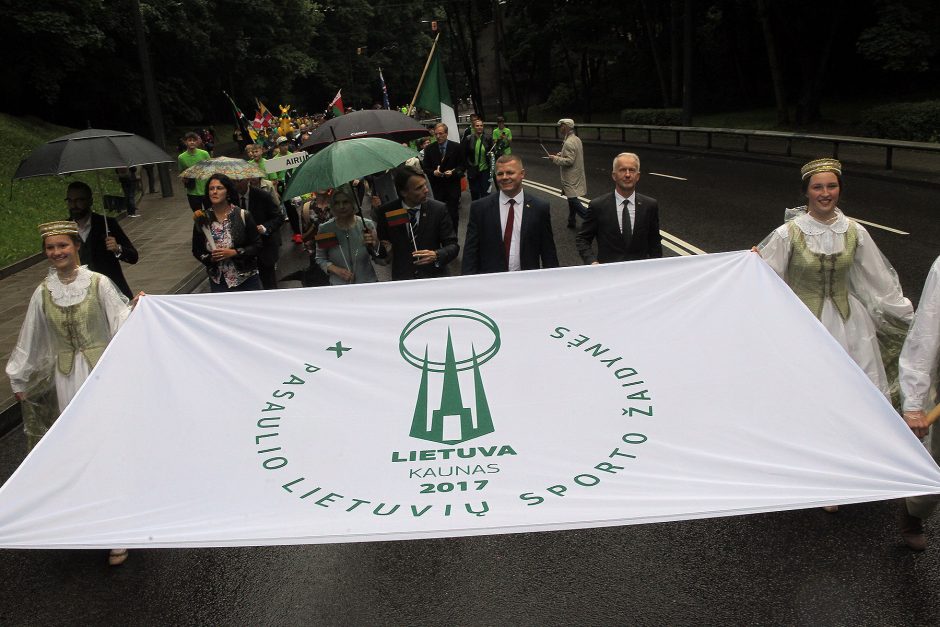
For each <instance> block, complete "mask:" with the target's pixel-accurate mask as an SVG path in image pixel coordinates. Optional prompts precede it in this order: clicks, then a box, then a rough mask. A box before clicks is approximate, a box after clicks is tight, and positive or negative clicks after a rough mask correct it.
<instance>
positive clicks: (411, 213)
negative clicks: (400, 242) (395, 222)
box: [408, 207, 421, 230]
mask: <svg viewBox="0 0 940 627" xmlns="http://www.w3.org/2000/svg"><path fill="white" fill-rule="evenodd" d="M420 209H421V207H408V217H409V218H410V219H411V228H412V230H414V229H416V228H417V227H418V211H419V210H420Z"/></svg>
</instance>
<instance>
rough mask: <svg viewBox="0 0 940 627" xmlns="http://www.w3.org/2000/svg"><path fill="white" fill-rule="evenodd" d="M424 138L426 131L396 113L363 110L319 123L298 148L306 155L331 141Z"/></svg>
mask: <svg viewBox="0 0 940 627" xmlns="http://www.w3.org/2000/svg"><path fill="white" fill-rule="evenodd" d="M427 136H428V129H427V128H425V127H424V126H422V125H421V124H419V123H418V122H415V121H414V120H413V119H411V118H409V117H408V116H407V115H403V114H401V113H399V112H398V111H389V110H387V109H366V110H364V111H353V112H352V113H347V114H346V115H340V116H337V117H335V118H333V119H332V120H330V121H329V122H325V123H324V124H321V125H320V126H319V127H317V129H316V130H315V131H313V133H311V134H310V139H308V140H307V142H306V143H305V144H304V145H303V146H301V148H303V149H304V150H306V151H307V152H316V151H318V150H320V149H322V148H326V147H327V146H328V145H330V144H332V143H333V142H334V141H337V140H340V141H341V140H344V139H356V138H359V137H379V138H381V139H390V140H392V141H395V142H407V141H411V140H412V139H418V138H419V137H427Z"/></svg>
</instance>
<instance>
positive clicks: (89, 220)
mask: <svg viewBox="0 0 940 627" xmlns="http://www.w3.org/2000/svg"><path fill="white" fill-rule="evenodd" d="M65 202H66V204H67V205H68V210H69V219H70V220H74V221H75V222H76V223H77V224H78V236H79V237H80V238H81V239H82V247H81V248H80V249H79V252H78V254H79V257H80V260H81V263H82V264H83V265H87V266H88V269H89V270H91V271H93V272H98V273H100V274H103V275H105V276H106V277H108V278H109V279H111V280H112V281H113V282H114V284H115V285H116V286H117V288H118V289H119V290H121V292H122V293H123V294H124V295H125V296H127V297H128V298H133V297H134V294H133V292H131V288H130V286H128V284H127V279H125V278H124V272H123V271H122V270H121V262H122V261H123V262H125V263H130V264H135V263H137V259H138V255H137V249H136V248H134V244H132V243H131V240H130V239H129V238H128V237H127V235H125V234H124V231H123V230H122V229H121V227H120V225H118V222H117V220H115V219H114V218H107V228H105V217H104V216H102V215H99V214H97V213H93V212H92V210H91V206H92V204H94V197H93V196H92V193H91V187H89V186H88V185H87V184H85V183H83V182H81V181H72V182H71V183H69V186H68V189H67V190H66V192H65ZM106 230H107V233H106V232H105V231H106Z"/></svg>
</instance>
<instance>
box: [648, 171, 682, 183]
mask: <svg viewBox="0 0 940 627" xmlns="http://www.w3.org/2000/svg"><path fill="white" fill-rule="evenodd" d="M646 174H649V175H650V176H661V177H663V178H667V179H676V180H677V181H688V180H689V179H684V178H682V177H681V176H673V175H671V174H660V173H659V172H646Z"/></svg>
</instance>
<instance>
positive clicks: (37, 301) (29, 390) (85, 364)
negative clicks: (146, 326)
mask: <svg viewBox="0 0 940 627" xmlns="http://www.w3.org/2000/svg"><path fill="white" fill-rule="evenodd" d="M96 286H97V289H95V287H96ZM47 303H50V304H49V306H50V307H51V306H55V307H58V308H60V311H65V310H71V312H72V313H74V314H76V315H77V317H75V316H71V317H70V318H69V325H68V329H67V330H66V331H65V332H60V333H57V332H56V329H55V328H54V323H53V322H52V320H51V316H50V312H47V311H45V308H46V305H47ZM89 311H91V312H92V313H93V314H94V316H91V318H94V319H96V320H97V321H98V323H97V324H93V323H91V322H90V321H89V315H88V313H87V312H89ZM129 313H130V307H129V306H128V304H127V299H126V298H125V297H124V295H123V294H121V293H120V291H118V289H117V288H116V287H115V286H114V283H112V282H111V280H110V279H108V278H107V277H106V276H104V275H100V274H96V273H94V272H91V271H90V270H88V269H87V268H86V267H85V266H82V267H80V268H79V269H78V274H77V276H76V278H75V280H74V281H73V282H72V283H68V284H65V283H62V282H61V281H59V278H58V275H57V274H56V272H55V270H54V269H50V271H49V274H48V275H47V276H46V278H45V279H44V280H43V282H42V283H41V284H40V285H39V287H37V288H36V290H35V291H34V292H33V295H32V298H30V301H29V307H28V309H27V311H26V316H25V318H24V319H23V326H22V327H21V328H20V335H19V338H18V340H17V343H16V346H15V347H14V348H13V350H12V351H11V353H10V359H9V361H8V362H7V367H6V373H7V376H8V377H10V383H11V385H12V387H13V391H14V392H15V393H20V394H22V395H23V396H24V398H23V400H22V401H21V405H20V407H21V409H22V412H23V428H24V430H25V431H26V436H27V443H28V445H29V448H30V449H32V447H33V446H35V444H36V443H37V442H38V441H39V439H40V438H41V437H42V436H43V435H45V433H46V431H48V430H49V428H50V427H52V424H53V423H54V422H55V420H56V419H57V418H58V417H59V414H60V413H61V411H62V410H63V409H65V406H66V405H68V403H69V401H70V400H71V399H72V397H73V396H75V393H76V392H78V389H79V388H80V387H81V386H82V383H84V382H85V379H87V378H88V375H89V373H90V372H91V369H92V367H93V366H94V363H95V362H96V361H97V356H98V354H100V352H96V353H95V354H94V355H92V354H90V353H88V351H89V348H90V347H91V346H92V345H96V346H102V347H103V346H104V345H106V344H107V343H108V342H109V341H110V340H111V338H112V337H114V334H115V333H117V331H118V329H119V328H120V326H121V325H122V324H123V323H124V321H125V320H126V319H127V316H128V315H129ZM73 318H74V319H73ZM66 335H71V336H73V337H72V340H71V341H66V340H65V339H64V338H65V337H66ZM86 353H88V354H87V355H86ZM66 355H72V358H71V359H70V360H68V359H65V356H66Z"/></svg>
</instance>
